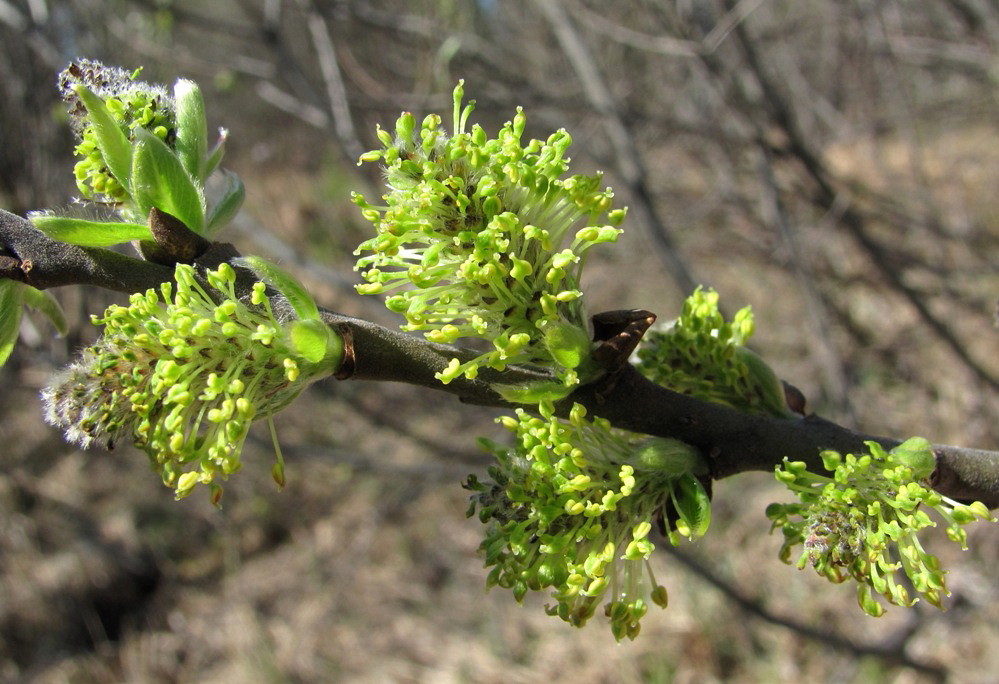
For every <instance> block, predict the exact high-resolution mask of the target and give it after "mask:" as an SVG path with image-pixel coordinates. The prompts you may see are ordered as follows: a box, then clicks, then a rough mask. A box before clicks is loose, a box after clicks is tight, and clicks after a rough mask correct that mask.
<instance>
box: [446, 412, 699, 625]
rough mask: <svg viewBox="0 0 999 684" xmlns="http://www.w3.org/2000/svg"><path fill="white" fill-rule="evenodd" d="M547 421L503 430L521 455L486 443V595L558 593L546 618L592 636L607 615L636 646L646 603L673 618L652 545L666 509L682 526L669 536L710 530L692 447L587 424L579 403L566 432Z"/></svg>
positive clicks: (545, 415) (475, 484) (523, 415)
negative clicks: (597, 619)
mask: <svg viewBox="0 0 999 684" xmlns="http://www.w3.org/2000/svg"><path fill="white" fill-rule="evenodd" d="M539 409H540V413H541V416H540V417H537V416H533V415H531V414H528V413H527V412H525V411H523V410H522V409H518V410H517V417H516V418H514V417H512V416H506V417H503V418H501V419H499V420H500V422H502V423H503V425H504V426H505V427H506V428H508V429H509V430H510V431H511V432H513V433H514V434H515V435H516V438H515V440H516V446H514V447H504V446H500V445H497V444H495V443H493V442H490V441H488V440H481V441H482V443H483V446H484V447H485V448H487V449H488V450H490V451H492V452H493V454H494V455H495V457H496V464H495V465H493V466H492V467H490V469H489V475H490V477H491V479H492V482H489V483H484V482H480V481H479V480H478V479H477V478H475V477H474V476H472V477H470V478H469V480H468V482H467V484H466V488H468V489H470V490H472V491H473V492H475V494H473V496H472V504H471V506H470V508H469V515H473V514H474V513H475V510H476V508H477V509H478V517H479V519H480V520H481V521H482V522H484V523H486V524H487V525H488V528H487V533H486V538H485V540H484V541H483V543H482V546H481V551H482V553H483V554H484V556H485V563H486V566H487V567H488V566H492V568H493V569H492V570H491V571H490V573H489V577H488V580H487V585H488V586H490V587H491V586H497V585H498V586H500V587H503V588H505V589H510V590H512V591H513V593H514V596H515V597H516V599H517V600H518V601H521V600H522V599H523V598H524V596H525V595H526V594H527V592H528V590H531V591H540V590H543V589H546V588H551V590H552V594H551V596H552V598H554V599H555V605H549V606H548V608H547V610H548V613H549V614H550V615H557V616H558V617H559V618H561V619H562V620H564V621H566V622H568V623H570V624H572V625H575V626H582V625H584V624H585V623H586V622H587V620H589V618H590V617H592V616H593V615H594V614H595V612H596V610H597V608H598V606H599V604H600V603H601V602H602V601H605V600H606V603H605V604H604V614H605V615H606V616H607V617H608V618H609V619H610V624H611V630H612V632H613V634H614V636H615V638H617V639H618V640H621V639H622V638H624V637H628V638H630V639H634V638H635V637H636V636H637V635H638V633H639V630H640V627H641V625H640V621H641V619H642V617H643V616H644V615H645V613H646V612H647V610H648V607H649V603H650V602H651V603H655V604H656V605H659V606H661V607H663V608H665V607H666V601H667V595H666V589H665V587H663V586H662V585H660V584H659V583H658V582H657V581H656V579H655V576H654V575H653V573H652V569H651V566H650V565H649V563H648V558H649V556H650V554H651V553H652V551H653V549H654V545H653V543H652V541H651V540H650V539H649V538H648V536H649V533H650V531H651V530H652V524H653V523H654V522H659V523H660V524H661V522H662V518H663V516H664V508H665V507H667V506H669V507H671V510H673V511H675V512H676V514H677V516H678V519H677V520H676V521H675V522H676V530H674V531H672V532H671V533H670V539H671V541H672V542H673V543H674V544H678V543H679V541H680V537H679V534H678V533H677V531H679V533H680V534H683V535H684V536H687V537H689V538H695V537H700V536H702V535H703V534H704V533H705V532H706V531H707V526H708V524H709V522H710V502H709V501H708V496H707V493H706V492H705V491H704V489H703V487H702V486H701V484H700V482H699V481H698V480H697V478H696V477H694V475H693V472H694V471H697V470H699V469H700V468H702V467H703V461H702V459H701V457H700V455H699V454H698V453H697V452H696V450H694V449H693V448H692V447H690V446H688V445H686V444H683V443H682V442H678V441H676V440H668V439H658V438H649V439H645V440H643V441H640V442H637V443H632V442H631V441H629V440H628V439H627V438H626V437H625V433H623V432H620V431H615V430H612V429H611V427H610V425H609V423H607V421H605V420H602V419H599V418H597V419H594V420H589V419H587V418H586V411H585V409H584V408H583V407H582V406H581V405H580V404H575V405H574V406H573V408H572V410H571V411H570V414H569V419H568V421H562V420H560V419H559V418H558V417H556V416H555V415H554V412H553V407H552V404H551V403H550V402H542V403H541V405H540V407H539Z"/></svg>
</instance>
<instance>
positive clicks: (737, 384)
mask: <svg viewBox="0 0 999 684" xmlns="http://www.w3.org/2000/svg"><path fill="white" fill-rule="evenodd" d="M753 328H754V323H753V313H752V310H751V309H750V308H749V307H748V306H747V307H745V308H743V309H741V310H740V311H739V312H738V313H736V314H735V318H734V319H733V320H732V321H731V322H726V321H725V318H724V316H723V315H722V313H721V312H720V311H719V310H718V293H717V292H715V291H714V290H702V289H701V288H697V290H695V291H694V293H693V294H692V295H690V297H688V298H687V300H686V301H685V302H684V304H683V311H682V312H681V313H680V317H679V318H678V319H677V320H676V321H674V322H673V323H672V324H671V325H670V326H669V327H668V328H667V329H665V330H650V331H649V332H648V333H646V335H645V337H643V338H642V342H641V344H640V345H639V348H638V352H637V353H638V360H639V363H638V368H639V370H640V371H641V372H642V373H643V374H644V375H645V376H646V377H648V378H649V379H650V380H652V381H653V382H655V383H658V384H660V385H663V386H664V387H668V388H669V389H671V390H673V391H675V392H680V393H683V394H689V395H691V396H695V397H698V398H701V399H705V400H708V401H714V402H717V403H721V404H726V405H728V406H731V407H732V408H736V409H739V410H740V411H747V412H752V413H765V414H769V415H772V416H775V417H778V418H785V417H788V416H790V415H793V414H791V412H790V410H789V409H788V407H787V404H786V402H785V399H784V389H783V386H782V384H781V382H780V379H779V378H778V377H777V375H776V374H775V373H774V372H773V370H772V369H771V368H770V366H768V365H767V364H766V362H764V361H763V359H761V358H760V357H759V356H758V355H756V354H755V353H754V352H752V351H750V350H749V349H748V348H746V347H745V346H744V345H745V344H746V342H747V341H748V340H749V338H750V337H752V335H753Z"/></svg>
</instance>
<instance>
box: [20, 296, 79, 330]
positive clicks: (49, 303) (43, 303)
mask: <svg viewBox="0 0 999 684" xmlns="http://www.w3.org/2000/svg"><path fill="white" fill-rule="evenodd" d="M24 303H25V304H27V305H28V306H30V307H31V308H32V309H35V310H36V311H39V312H40V313H42V314H44V315H45V317H46V318H48V319H49V322H51V323H52V326H53V327H54V328H55V329H56V330H57V331H58V332H59V334H60V335H65V334H66V333H67V332H69V326H68V325H67V324H66V316H65V315H64V314H63V311H62V307H61V306H60V305H59V302H57V301H56V298H55V297H53V296H52V293H51V292H49V291H48V290H39V289H37V288H34V287H31V286H30V285H25V286H24Z"/></svg>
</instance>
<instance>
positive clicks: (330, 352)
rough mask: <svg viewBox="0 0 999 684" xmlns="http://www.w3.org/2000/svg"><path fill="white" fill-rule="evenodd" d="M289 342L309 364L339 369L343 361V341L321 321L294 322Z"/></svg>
mask: <svg viewBox="0 0 999 684" xmlns="http://www.w3.org/2000/svg"><path fill="white" fill-rule="evenodd" d="M291 342H292V344H293V345H294V346H295V349H296V350H297V351H298V353H299V354H301V355H302V357H303V358H305V360H306V361H308V362H309V363H313V364H318V363H322V362H326V363H329V364H331V365H332V366H333V367H335V368H339V367H340V363H341V362H342V361H343V339H342V338H341V337H340V336H339V335H337V334H336V333H335V332H334V331H333V330H332V329H331V328H330V327H329V326H328V325H326V324H325V323H323V322H322V321H318V320H308V321H295V322H294V323H293V324H292V326H291Z"/></svg>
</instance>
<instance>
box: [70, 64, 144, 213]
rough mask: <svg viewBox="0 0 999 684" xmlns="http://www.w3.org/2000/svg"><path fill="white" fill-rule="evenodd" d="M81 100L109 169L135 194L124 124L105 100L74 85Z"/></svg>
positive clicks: (129, 145) (85, 87) (82, 87)
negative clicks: (120, 123)
mask: <svg viewBox="0 0 999 684" xmlns="http://www.w3.org/2000/svg"><path fill="white" fill-rule="evenodd" d="M73 89H74V90H75V91H76V94H77V95H79V96H80V101H81V102H83V106H84V107H86V108H87V116H88V118H89V119H90V125H91V127H92V128H93V130H94V136H96V138H97V145H98V146H99V147H100V149H101V156H102V157H103V158H104V163H105V164H107V167H108V170H109V171H111V175H113V176H114V177H115V178H116V179H117V180H118V182H119V183H121V185H122V187H123V188H125V190H126V191H127V192H128V193H129V194H132V191H131V188H132V146H131V144H130V143H129V142H128V137H127V136H126V135H125V133H124V132H123V131H122V130H121V126H119V125H118V123H117V122H116V121H115V120H114V117H113V116H112V115H111V112H110V111H109V110H108V108H107V105H105V104H104V100H102V99H101V98H100V97H98V96H97V95H96V94H94V92H93V91H92V90H90V89H89V88H87V86H85V85H82V84H78V85H75V86H73Z"/></svg>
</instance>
